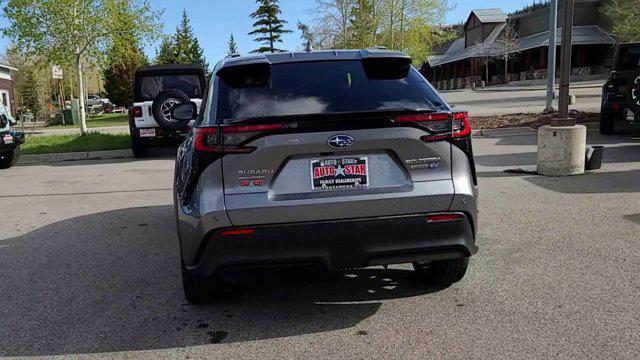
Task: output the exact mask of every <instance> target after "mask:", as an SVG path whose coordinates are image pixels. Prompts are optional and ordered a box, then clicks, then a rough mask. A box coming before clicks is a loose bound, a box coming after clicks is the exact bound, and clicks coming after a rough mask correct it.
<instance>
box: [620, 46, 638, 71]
mask: <svg viewBox="0 0 640 360" xmlns="http://www.w3.org/2000/svg"><path fill="white" fill-rule="evenodd" d="M638 67H640V46H624V47H620V50H619V53H618V65H617V67H616V70H618V71H626V70H635V69H637V68H638Z"/></svg>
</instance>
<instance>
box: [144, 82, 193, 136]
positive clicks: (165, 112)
mask: <svg viewBox="0 0 640 360" xmlns="http://www.w3.org/2000/svg"><path fill="white" fill-rule="evenodd" d="M189 101H191V99H189V96H188V95H187V94H185V93H184V91H181V90H178V89H169V90H166V91H163V92H161V93H160V94H158V96H156V98H155V99H153V104H152V105H151V112H152V113H153V119H154V120H155V121H156V122H157V123H158V124H159V125H160V126H162V127H163V128H165V129H169V130H178V131H182V130H185V129H186V128H187V127H188V125H189V122H185V121H181V120H177V119H174V118H173V117H172V116H171V110H172V109H173V107H174V106H176V105H178V104H184V103H187V102H189Z"/></svg>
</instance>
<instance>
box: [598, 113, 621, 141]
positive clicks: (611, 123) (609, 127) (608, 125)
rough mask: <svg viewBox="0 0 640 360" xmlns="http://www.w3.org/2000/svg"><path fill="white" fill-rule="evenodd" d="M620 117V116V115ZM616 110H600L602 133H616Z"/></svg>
mask: <svg viewBox="0 0 640 360" xmlns="http://www.w3.org/2000/svg"><path fill="white" fill-rule="evenodd" d="M618 117H619V116H618ZM617 120H618V119H617V118H616V112H614V111H613V110H605V109H604V107H603V108H602V110H600V134H602V135H613V134H615V133H616V121H617Z"/></svg>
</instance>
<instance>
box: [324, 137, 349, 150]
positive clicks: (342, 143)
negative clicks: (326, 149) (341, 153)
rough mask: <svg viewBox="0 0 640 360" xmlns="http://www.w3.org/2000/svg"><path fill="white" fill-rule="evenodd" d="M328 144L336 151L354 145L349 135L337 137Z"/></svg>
mask: <svg viewBox="0 0 640 360" xmlns="http://www.w3.org/2000/svg"><path fill="white" fill-rule="evenodd" d="M327 144H328V145H329V146H331V147H332V148H334V149H343V148H346V147H349V146H351V145H353V138H352V137H351V136H349V135H335V136H332V137H330V138H329V141H327Z"/></svg>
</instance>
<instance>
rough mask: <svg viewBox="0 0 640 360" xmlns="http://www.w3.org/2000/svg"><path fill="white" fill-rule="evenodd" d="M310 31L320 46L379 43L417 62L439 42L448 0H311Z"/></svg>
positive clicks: (334, 46)
mask: <svg viewBox="0 0 640 360" xmlns="http://www.w3.org/2000/svg"><path fill="white" fill-rule="evenodd" d="M315 1H316V6H315V7H314V8H313V9H311V13H312V14H313V15H314V24H313V32H314V35H315V37H316V39H318V40H317V43H319V44H320V45H321V47H322V48H364V47H369V46H373V45H383V46H386V47H387V48H389V49H395V50H401V51H405V52H407V53H408V54H409V55H411V57H412V58H413V59H414V62H415V63H416V64H420V63H421V62H422V61H424V60H426V59H427V57H428V56H429V55H431V54H432V53H433V48H434V47H435V46H437V45H438V44H439V43H441V41H440V39H441V37H442V35H443V32H442V31H441V30H440V29H441V28H442V24H443V22H444V19H445V14H446V12H447V11H448V10H449V9H450V7H449V3H448V0H315Z"/></svg>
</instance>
